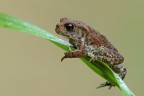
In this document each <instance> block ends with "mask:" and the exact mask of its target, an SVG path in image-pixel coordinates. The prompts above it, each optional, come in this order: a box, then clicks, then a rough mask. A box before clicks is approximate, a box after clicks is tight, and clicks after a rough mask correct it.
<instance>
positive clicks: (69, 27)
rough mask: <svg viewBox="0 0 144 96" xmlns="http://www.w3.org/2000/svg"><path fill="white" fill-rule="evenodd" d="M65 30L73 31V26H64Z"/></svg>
mask: <svg viewBox="0 0 144 96" xmlns="http://www.w3.org/2000/svg"><path fill="white" fill-rule="evenodd" d="M65 28H66V30H67V31H73V29H74V25H73V24H71V23H68V24H65Z"/></svg>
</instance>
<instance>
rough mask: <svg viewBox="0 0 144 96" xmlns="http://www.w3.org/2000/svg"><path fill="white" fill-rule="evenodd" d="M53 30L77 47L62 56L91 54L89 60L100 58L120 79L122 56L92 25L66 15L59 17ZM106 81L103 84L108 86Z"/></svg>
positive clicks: (70, 56)
mask: <svg viewBox="0 0 144 96" xmlns="http://www.w3.org/2000/svg"><path fill="white" fill-rule="evenodd" d="M55 31H56V32H57V33H58V34H60V35H63V36H65V37H67V38H68V39H69V42H70V43H71V44H73V45H74V46H76V47H77V50H76V51H68V52H67V53H65V56H64V57H62V59H61V60H62V61H63V60H64V59H65V58H78V57H85V56H87V55H88V54H91V55H92V58H91V59H90V61H94V60H100V61H103V62H105V63H107V64H108V65H109V66H110V67H111V68H112V69H113V70H114V71H115V72H116V73H117V74H118V75H119V76H120V77H121V78H122V79H124V77H125V75H126V68H125V67H123V66H122V65H121V63H122V62H123V61H124V58H123V56H122V55H121V54H119V52H118V50H117V49H116V48H115V47H114V46H113V45H112V44H111V43H110V42H109V41H108V39H107V38H106V37H105V36H104V35H103V34H101V33H100V32H98V31H96V30H95V29H93V28H92V27H90V26H88V25H86V24H85V23H83V22H81V21H78V20H70V19H68V18H66V17H64V18H61V19H60V23H58V24H57V25H56V28H55ZM110 85H111V84H110V83H106V84H105V85H104V86H110Z"/></svg>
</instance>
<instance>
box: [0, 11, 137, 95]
mask: <svg viewBox="0 0 144 96" xmlns="http://www.w3.org/2000/svg"><path fill="white" fill-rule="evenodd" d="M0 27H2V28H7V29H12V30H16V31H20V32H23V33H28V34H32V35H36V36H39V37H41V38H45V39H47V40H49V41H51V42H52V43H54V44H56V45H57V46H58V47H60V48H62V49H64V50H66V51H67V50H68V46H72V45H71V44H69V43H68V42H66V41H64V40H62V39H59V38H58V37H56V36H54V35H52V34H51V33H49V32H46V31H45V30H42V29H40V28H38V27H36V26H34V25H31V24H29V23H27V22H25V21H22V20H20V19H17V18H15V17H12V16H9V15H6V14H3V13H0ZM89 59H90V57H86V58H81V60H82V61H83V62H84V63H85V64H86V65H87V66H89V67H90V68H91V69H92V70H93V71H94V72H96V73H97V74H99V75H100V76H101V77H103V78H105V79H106V80H108V81H109V82H111V83H113V84H115V85H116V86H117V87H118V88H119V89H120V90H121V92H122V94H123V96H135V95H134V94H133V92H132V91H131V90H130V89H129V88H128V87H127V86H126V84H125V83H124V82H123V81H122V80H121V78H119V76H118V75H117V74H115V72H113V71H112V70H111V69H110V68H109V67H108V66H107V64H105V63H103V62H100V61H95V62H92V63H90V62H89Z"/></svg>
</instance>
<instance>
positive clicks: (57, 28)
mask: <svg viewBox="0 0 144 96" xmlns="http://www.w3.org/2000/svg"><path fill="white" fill-rule="evenodd" d="M59 28H60V25H59V24H57V25H56V28H55V31H56V33H58V34H59V32H60V31H59Z"/></svg>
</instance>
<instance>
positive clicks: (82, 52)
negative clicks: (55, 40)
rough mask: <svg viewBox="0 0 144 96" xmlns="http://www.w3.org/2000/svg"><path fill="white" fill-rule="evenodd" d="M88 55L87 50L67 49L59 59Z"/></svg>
mask: <svg viewBox="0 0 144 96" xmlns="http://www.w3.org/2000/svg"><path fill="white" fill-rule="evenodd" d="M87 55H88V52H87V51H86V50H84V49H83V50H76V51H68V52H67V53H65V56H64V57H62V59H61V61H63V60H64V59H65V58H78V57H85V56H87Z"/></svg>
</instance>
